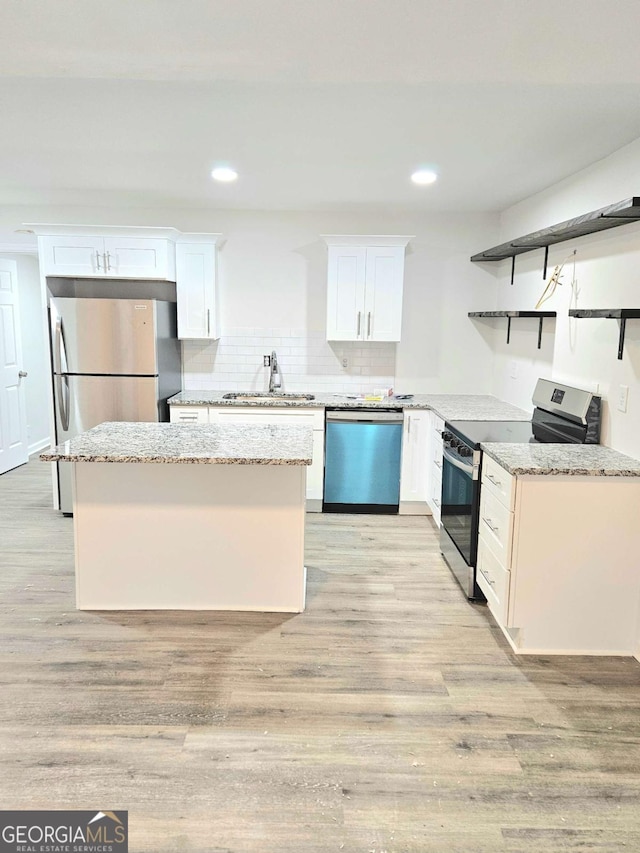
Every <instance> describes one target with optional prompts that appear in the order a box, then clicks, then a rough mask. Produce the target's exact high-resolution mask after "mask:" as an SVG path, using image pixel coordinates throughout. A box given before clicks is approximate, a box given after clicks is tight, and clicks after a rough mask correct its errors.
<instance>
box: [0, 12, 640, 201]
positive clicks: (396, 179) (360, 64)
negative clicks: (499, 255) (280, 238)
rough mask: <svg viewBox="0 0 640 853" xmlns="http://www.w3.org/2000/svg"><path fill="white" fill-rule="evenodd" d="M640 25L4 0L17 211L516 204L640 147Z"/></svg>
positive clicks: (4, 160) (620, 17)
mask: <svg viewBox="0 0 640 853" xmlns="http://www.w3.org/2000/svg"><path fill="white" fill-rule="evenodd" d="M639 25H640V3H638V0H616V2H615V3H609V2H606V0H446V2H443V0H385V2H381V0H182V2H181V3H178V2H176V0H133V2H132V0H2V3H1V4H0V105H1V113H0V114H1V115H2V118H3V121H2V122H1V126H0V203H4V204H89V205H114V204H129V205H139V206H149V205H156V204H157V205H162V206H182V207H191V206H198V207H218V208H248V209H271V210H273V209H289V210H317V209H342V210H350V209H353V210H361V209H369V208H374V207H375V208H381V207H383V208H387V209H390V210H392V209H393V210H414V211H428V212H431V211H438V210H449V211H478V210H493V211H497V210H502V209H504V208H506V207H508V206H509V205H511V204H513V203H514V202H516V201H518V200H520V199H522V198H524V197H526V196H528V195H530V194H532V193H535V192H537V191H539V190H541V189H543V188H544V187H546V186H549V185H550V184H552V183H555V182H556V181H558V180H560V179H562V178H563V177H565V176H567V175H570V174H572V173H574V172H576V171H578V170H579V169H581V168H583V167H584V166H586V165H588V164H590V163H592V162H594V161H596V160H598V159H600V158H601V157H604V156H606V155H607V154H609V153H611V152H612V151H614V150H616V149H617V148H620V147H621V146H623V145H625V144H626V143H628V142H630V141H631V140H633V139H635V138H637V137H640V88H639V85H640V51H638V50H637V33H638V30H639ZM219 162H229V163H231V164H233V165H235V166H236V168H237V169H238V170H239V172H240V179H239V180H238V182H237V183H236V184H234V185H230V186H222V185H216V184H214V183H213V182H212V181H211V180H210V179H209V172H210V169H211V168H212V166H213V165H215V164H216V163H219ZM419 165H429V166H432V167H435V169H436V170H437V171H438V172H439V174H440V180H439V181H438V183H437V184H435V185H434V186H431V187H421V188H417V187H415V186H413V185H412V184H411V183H410V182H409V180H408V176H409V174H410V172H411V171H412V170H413V169H414V168H416V167H417V166H419ZM639 191H640V187H638V186H630V187H629V195H632V194H634V193H638V192H639ZM617 200H618V199H611V201H612V202H614V201H617Z"/></svg>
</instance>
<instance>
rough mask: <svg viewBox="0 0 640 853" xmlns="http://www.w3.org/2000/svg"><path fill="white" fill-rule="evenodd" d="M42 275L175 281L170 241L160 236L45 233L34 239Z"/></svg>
mask: <svg viewBox="0 0 640 853" xmlns="http://www.w3.org/2000/svg"><path fill="white" fill-rule="evenodd" d="M38 246H39V252H40V262H41V265H42V271H43V273H44V275H46V276H72V277H77V278H105V277H106V278H150V279H154V278H155V279H164V280H166V281H175V277H176V270H175V253H174V248H173V242H172V241H171V240H169V239H167V238H163V237H136V236H132V235H130V234H127V233H124V229H123V233H122V234H121V235H114V236H104V237H101V236H84V235H72V236H66V235H61V236H49V235H44V236H42V237H40V238H39V240H38Z"/></svg>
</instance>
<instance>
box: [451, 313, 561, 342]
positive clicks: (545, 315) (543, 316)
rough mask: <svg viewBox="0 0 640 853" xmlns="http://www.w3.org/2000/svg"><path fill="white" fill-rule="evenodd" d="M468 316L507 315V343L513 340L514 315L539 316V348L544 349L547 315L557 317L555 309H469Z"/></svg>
mask: <svg viewBox="0 0 640 853" xmlns="http://www.w3.org/2000/svg"><path fill="white" fill-rule="evenodd" d="M467 316H468V317H472V318H473V317H475V318H480V317H485V318H486V317H506V318H507V343H510V342H511V320H512V319H513V318H514V317H537V318H538V349H542V324H543V322H544V318H545V317H556V316H557V314H556V312H555V311H469V313H468V315H467Z"/></svg>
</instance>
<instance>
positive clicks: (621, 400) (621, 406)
mask: <svg viewBox="0 0 640 853" xmlns="http://www.w3.org/2000/svg"><path fill="white" fill-rule="evenodd" d="M628 401H629V386H628V385H619V386H618V411H619V412H626V411H627V402H628Z"/></svg>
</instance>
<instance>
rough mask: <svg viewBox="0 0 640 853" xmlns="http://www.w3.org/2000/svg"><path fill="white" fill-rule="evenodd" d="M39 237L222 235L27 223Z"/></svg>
mask: <svg viewBox="0 0 640 853" xmlns="http://www.w3.org/2000/svg"><path fill="white" fill-rule="evenodd" d="M22 227H23V228H24V229H28V230H29V231H31V232H32V233H33V234H35V235H36V236H37V237H135V238H139V237H150V238H157V239H164V240H172V241H173V242H179V241H182V242H187V243H205V242H209V243H211V242H216V241H217V240H219V239H220V237H222V234H201V233H197V234H192V233H189V232H182V231H178V229H177V228H172V227H170V226H147V225H67V224H61V223H58V224H56V223H47V222H26V223H25V224H24V225H23V226H22Z"/></svg>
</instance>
